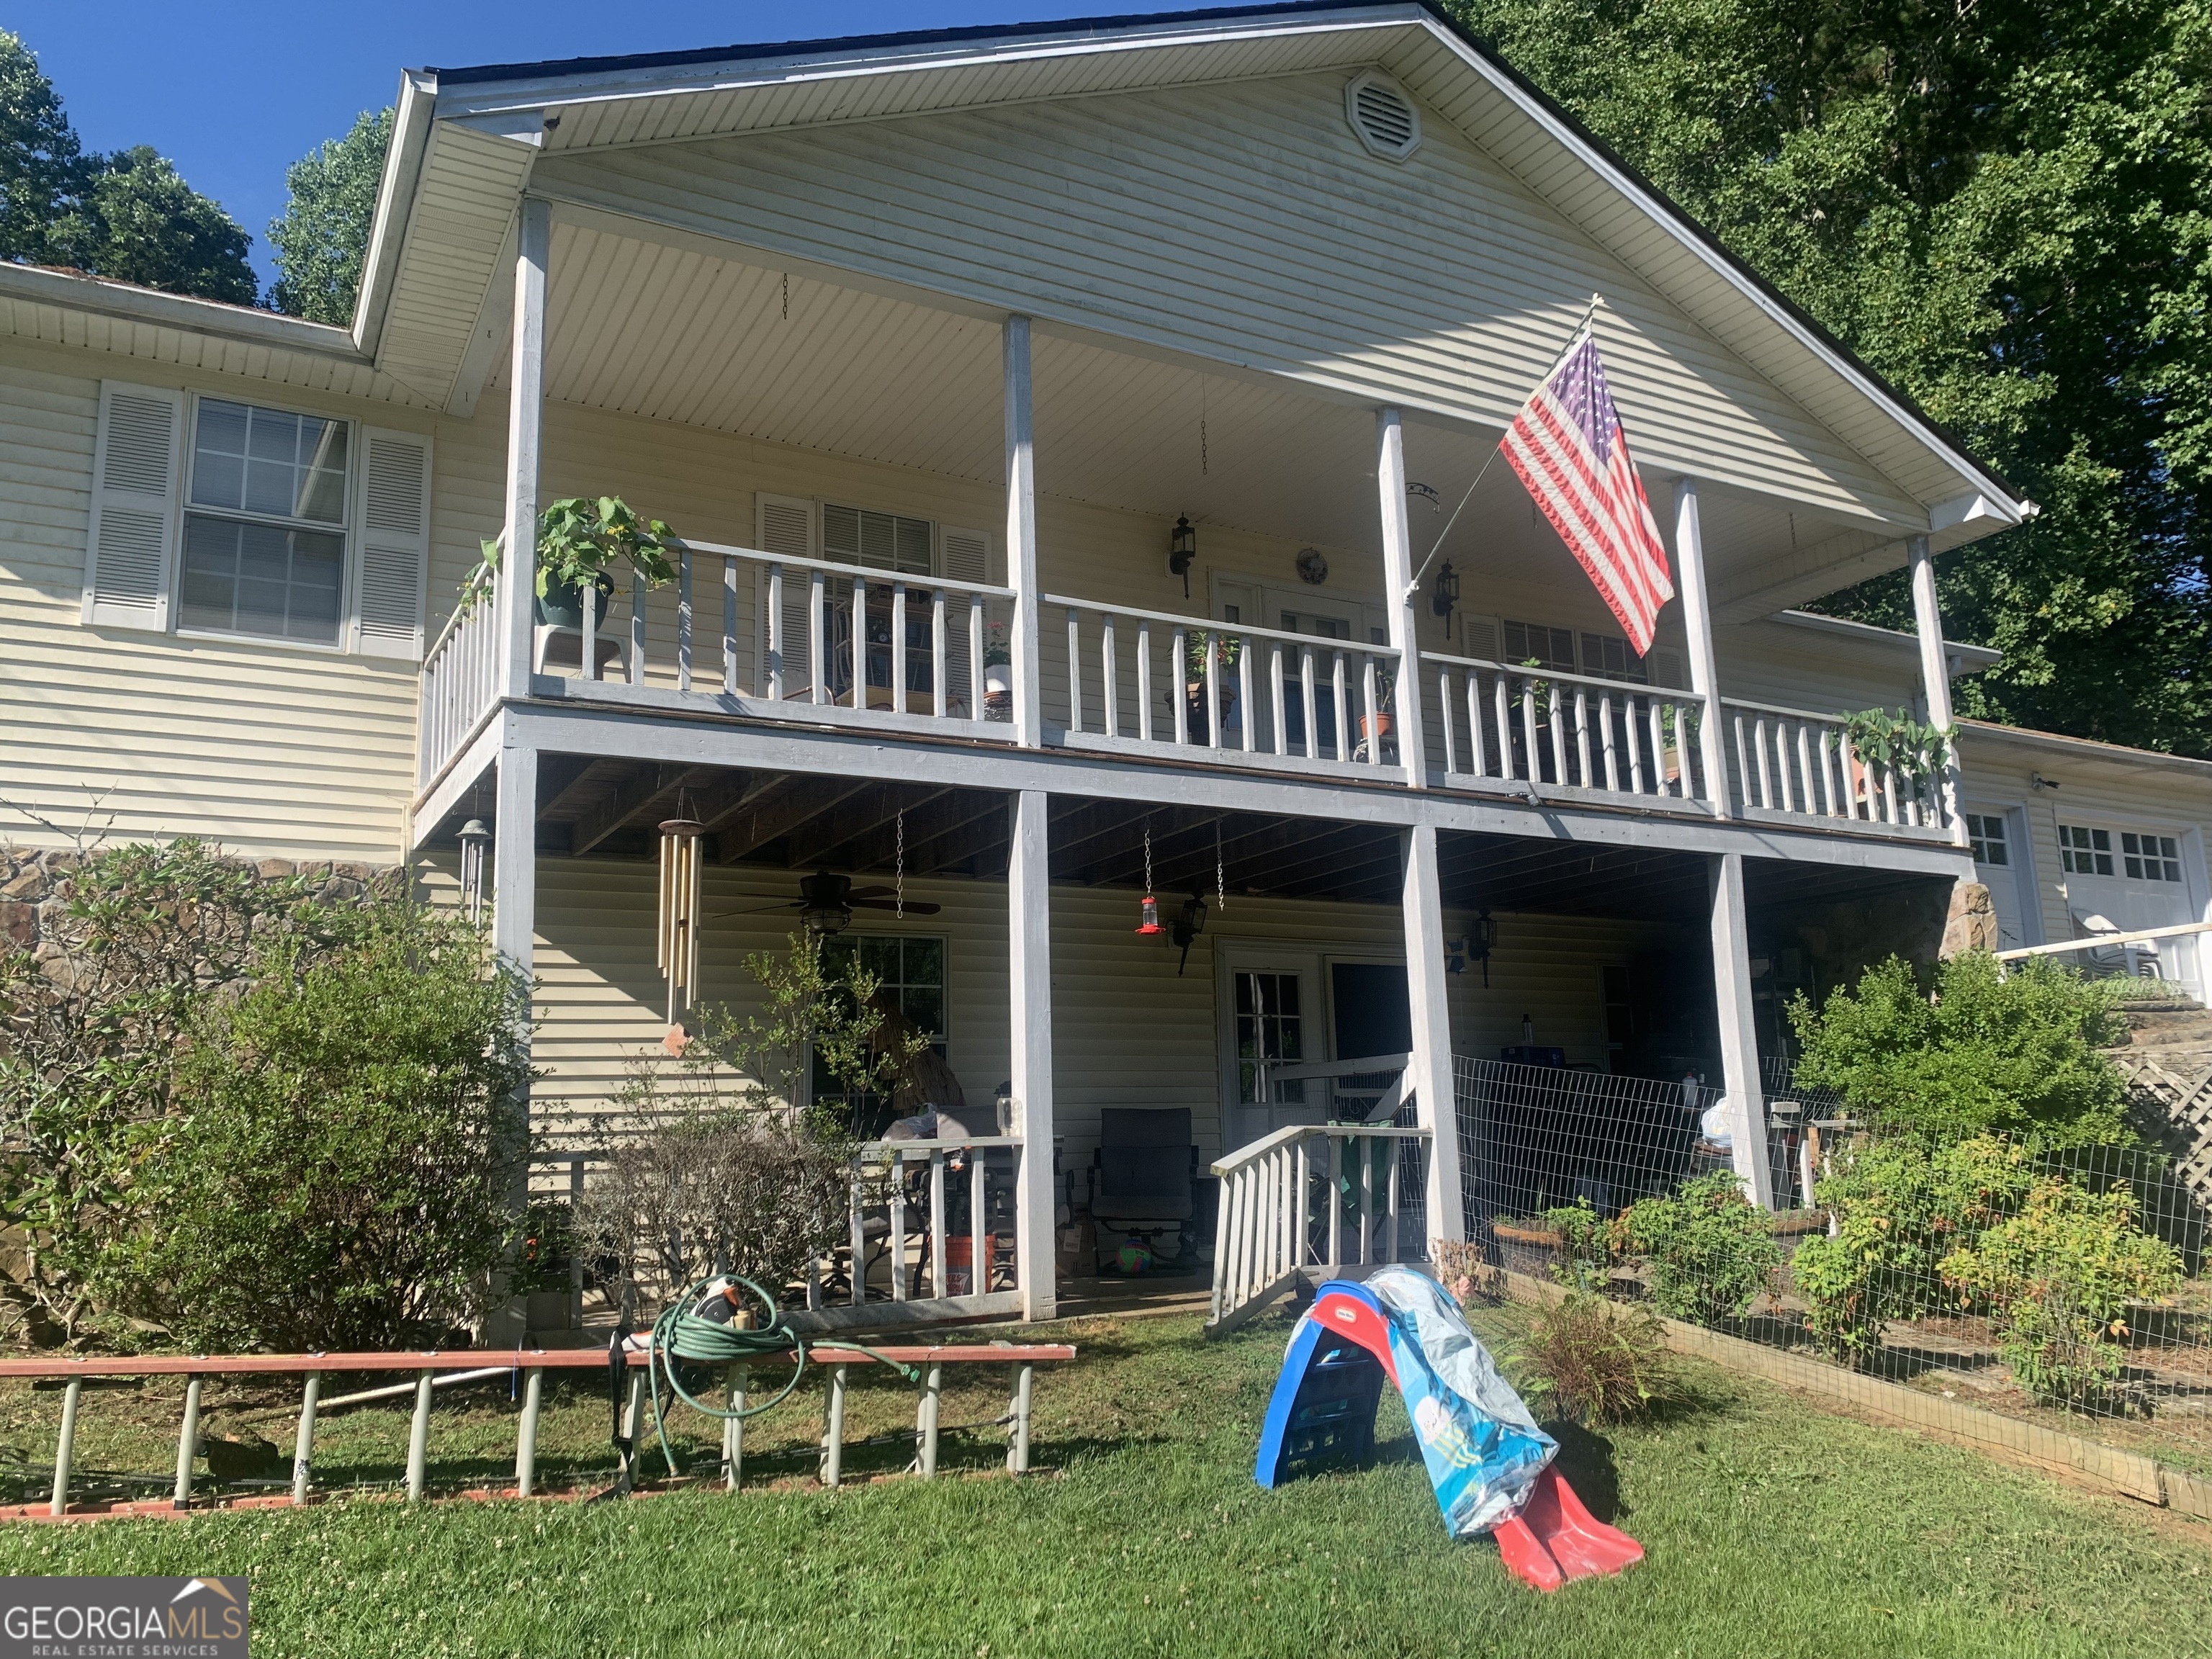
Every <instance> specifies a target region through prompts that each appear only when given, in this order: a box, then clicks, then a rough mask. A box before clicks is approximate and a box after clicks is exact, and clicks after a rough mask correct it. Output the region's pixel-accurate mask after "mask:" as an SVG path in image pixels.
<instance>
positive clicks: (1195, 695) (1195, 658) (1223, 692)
mask: <svg viewBox="0 0 2212 1659" xmlns="http://www.w3.org/2000/svg"><path fill="white" fill-rule="evenodd" d="M1212 637H1213V663H1214V678H1215V681H1216V683H1217V684H1218V687H1219V692H1218V695H1219V697H1220V701H1221V724H1222V725H1223V726H1224V727H1226V726H1228V725H1229V723H1230V720H1231V717H1232V716H1233V715H1234V714H1236V712H1237V678H1236V676H1237V659H1239V658H1241V657H1242V656H1243V654H1244V641H1242V640H1241V639H1238V638H1237V636H1236V635H1233V634H1215V635H1213V636H1212ZM1182 667H1183V675H1182V678H1183V699H1184V702H1185V704H1186V706H1187V707H1188V709H1189V711H1190V729H1191V732H1192V734H1193V735H1194V736H1200V735H1203V734H1204V733H1205V732H1206V730H1207V726H1206V635H1205V634H1203V633H1201V632H1199V631H1198V630H1196V629H1193V630H1192V631H1191V632H1190V633H1188V634H1186V635H1184V636H1183V648H1182Z"/></svg>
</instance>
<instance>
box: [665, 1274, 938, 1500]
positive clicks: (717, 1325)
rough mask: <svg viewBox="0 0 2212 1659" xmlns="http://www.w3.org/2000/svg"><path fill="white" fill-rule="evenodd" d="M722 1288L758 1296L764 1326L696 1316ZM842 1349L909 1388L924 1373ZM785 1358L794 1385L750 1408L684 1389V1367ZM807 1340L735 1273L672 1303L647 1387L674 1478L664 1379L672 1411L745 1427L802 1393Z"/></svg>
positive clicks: (869, 1351)
mask: <svg viewBox="0 0 2212 1659" xmlns="http://www.w3.org/2000/svg"><path fill="white" fill-rule="evenodd" d="M723 1282H726V1283H727V1284H729V1285H744V1287H745V1289H747V1290H748V1291H751V1292H752V1293H753V1295H754V1297H756V1298H757V1300H758V1301H759V1303H760V1305H761V1308H762V1310H763V1314H764V1317H763V1321H762V1322H761V1323H760V1324H759V1325H757V1326H755V1327H752V1328H744V1327H742V1326H740V1325H738V1323H737V1322H736V1321H735V1320H734V1319H733V1320H732V1321H730V1322H727V1323H723V1322H720V1321H717V1320H712V1319H702V1318H701V1317H699V1316H698V1315H696V1314H695V1313H693V1312H692V1311H691V1310H692V1309H694V1308H696V1307H697V1306H698V1305H699V1303H700V1300H701V1298H702V1297H703V1296H704V1295H705V1294H706V1293H707V1292H708V1291H709V1290H711V1289H713V1288H714V1286H715V1285H717V1284H718V1283H723ZM837 1346H839V1347H841V1348H850V1349H853V1350H854V1351H855V1352H860V1353H864V1354H866V1355H867V1356H868V1357H869V1358H872V1359H877V1360H880V1361H882V1363H883V1364H886V1365H889V1366H890V1368H891V1369H892V1370H895V1371H896V1372H898V1373H899V1375H900V1376H903V1377H905V1378H906V1380H907V1381H908V1382H909V1383H916V1382H919V1381H921V1372H920V1371H918V1370H915V1368H914V1367H913V1366H911V1365H905V1364H900V1363H899V1362H898V1361H897V1360H896V1359H893V1358H890V1356H889V1355H888V1354H885V1353H883V1352H880V1351H879V1350H878V1349H875V1348H871V1347H866V1346H863V1345H861V1344H860V1343H858V1342H839V1343H838V1344H837ZM784 1353H787V1354H790V1355H792V1356H793V1365H792V1368H791V1376H790V1379H789V1381H787V1382H786V1383H784V1385H783V1387H782V1388H781V1389H777V1390H776V1392H775V1394H774V1395H771V1396H770V1397H769V1398H768V1399H766V1400H764V1401H761V1402H760V1404H758V1405H757V1406H754V1405H749V1406H746V1407H744V1409H742V1410H738V1411H732V1410H731V1409H730V1408H728V1407H725V1406H714V1405H709V1404H708V1402H707V1401H703V1400H702V1399H700V1398H699V1397H698V1396H697V1395H695V1394H693V1393H692V1392H691V1391H690V1389H687V1388H685V1387H684V1379H683V1376H682V1375H681V1373H680V1372H679V1370H678V1367H679V1366H683V1365H703V1366H711V1367H713V1368H714V1370H715V1372H716V1374H717V1375H720V1373H721V1372H722V1371H723V1370H726V1369H727V1368H728V1367H730V1366H732V1365H745V1364H751V1363H752V1362H753V1361H754V1360H756V1359H764V1358H768V1357H769V1356H770V1355H772V1354H784ZM806 1355H807V1341H806V1339H805V1337H803V1336H801V1335H799V1333H798V1332H796V1331H794V1330H793V1329H792V1328H791V1325H790V1322H788V1321H787V1320H786V1319H785V1317H784V1315H783V1310H782V1309H781V1308H780V1307H778V1306H777V1305H776V1302H775V1297H771V1296H770V1295H769V1293H768V1292H767V1291H764V1290H763V1289H762V1288H761V1287H760V1286H759V1285H756V1284H755V1283H753V1281H752V1280H751V1279H745V1278H742V1277H740V1276H739V1275H738V1274H735V1273H730V1274H717V1275H715V1276H714V1278H712V1279H701V1280H700V1281H699V1282H698V1283H697V1284H696V1285H692V1286H691V1287H690V1289H689V1290H687V1291H684V1294H683V1295H682V1296H679V1297H677V1298H676V1299H675V1300H674V1301H673V1302H671V1303H670V1304H668V1306H667V1308H666V1309H665V1310H663V1312H662V1313H661V1316H660V1317H659V1318H658V1319H656V1320H654V1321H653V1335H652V1338H651V1340H650V1342H649V1344H648V1346H647V1351H646V1378H647V1389H648V1390H649V1391H650V1392H651V1394H652V1395H653V1432H654V1433H655V1434H656V1435H657V1436H659V1439H660V1455H661V1456H662V1457H663V1458H664V1459H665V1460H666V1462H667V1464H668V1472H669V1474H671V1475H673V1474H678V1473H680V1471H679V1470H678V1468H677V1464H676V1454H675V1453H674V1452H673V1451H672V1450H671V1449H670V1448H669V1444H668V1427H667V1412H666V1410H665V1409H664V1407H663V1406H662V1403H661V1401H662V1395H661V1392H660V1384H661V1379H662V1378H663V1377H665V1378H666V1379H667V1382H668V1388H669V1390H670V1395H671V1396H672V1398H671V1400H670V1404H671V1405H672V1404H673V1403H674V1401H676V1400H681V1401H683V1402H684V1404H685V1405H687V1406H689V1407H691V1409H692V1410H694V1411H696V1412H698V1413H702V1415H704V1416H707V1417H714V1418H720V1419H722V1420H723V1421H725V1422H728V1421H732V1420H733V1419H734V1420H737V1421H740V1422H742V1421H743V1420H744V1419H746V1418H748V1417H758V1416H759V1415H760V1414H761V1413H763V1412H764V1411H767V1410H769V1409H770V1408H771V1407H775V1406H780V1405H781V1404H782V1403H783V1402H784V1401H786V1400H788V1399H789V1398H790V1397H791V1395H792V1392H793V1390H794V1389H797V1388H798V1387H799V1379H800V1378H801V1377H803V1376H805V1375H806Z"/></svg>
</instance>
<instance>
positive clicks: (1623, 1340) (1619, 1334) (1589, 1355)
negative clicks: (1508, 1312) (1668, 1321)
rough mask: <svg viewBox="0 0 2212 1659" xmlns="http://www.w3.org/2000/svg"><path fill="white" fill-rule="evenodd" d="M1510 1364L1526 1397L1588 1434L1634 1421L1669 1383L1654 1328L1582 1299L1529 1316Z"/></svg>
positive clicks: (1591, 1298)
mask: <svg viewBox="0 0 2212 1659" xmlns="http://www.w3.org/2000/svg"><path fill="white" fill-rule="evenodd" d="M1515 1358H1516V1359H1517V1360H1518V1361H1519V1362H1520V1364H1518V1365H1517V1366H1516V1370H1518V1371H1520V1373H1521V1376H1520V1377H1519V1378H1518V1379H1517V1380H1519V1381H1521V1383H1522V1387H1523V1388H1524V1389H1525V1390H1526V1391H1527V1392H1528V1393H1530V1394H1533V1395H1536V1396H1537V1397H1538V1399H1539V1400H1542V1401H1549V1402H1551V1404H1552V1407H1553V1409H1554V1410H1555V1412H1556V1413H1557V1414H1559V1415H1563V1416H1566V1417H1571V1418H1572V1419H1575V1421H1577V1422H1578V1423H1581V1424H1583V1425H1586V1426H1591V1427H1595V1426H1598V1425H1603V1424H1608V1423H1621V1422H1626V1421H1627V1420H1628V1419H1631V1418H1633V1417H1637V1416H1640V1415H1641V1414H1643V1413H1644V1412H1646V1411H1648V1410H1649V1409H1650V1407H1652V1406H1653V1405H1654V1404H1656V1402H1657V1401H1660V1400H1662V1398H1664V1397H1665V1395H1666V1394H1667V1392H1668V1384H1669V1383H1670V1380H1671V1377H1672V1367H1671V1365H1670V1364H1669V1362H1668V1356H1667V1344H1666V1338H1665V1335H1664V1334H1663V1333H1662V1331H1661V1330H1660V1328H1659V1322H1658V1321H1657V1320H1656V1319H1654V1318H1653V1317H1652V1316H1650V1314H1649V1313H1648V1312H1645V1311H1644V1310H1642V1309H1640V1308H1621V1309H1616V1308H1614V1307H1613V1305H1612V1304H1610V1303H1608V1302H1607V1301H1606V1299H1605V1298H1604V1297H1601V1296H1598V1295H1596V1294H1595V1293H1593V1292H1590V1291H1571V1292H1570V1293H1569V1294H1568V1296H1567V1297H1566V1299H1565V1301H1563V1302H1561V1303H1560V1304H1559V1305H1558V1306H1557V1307H1554V1308H1552V1309H1550V1310H1547V1311H1546V1312H1544V1313H1542V1314H1540V1315H1539V1316H1537V1317H1536V1319H1535V1321H1534V1323H1532V1324H1531V1325H1530V1327H1529V1329H1528V1339H1527V1340H1525V1341H1524V1342H1522V1345H1521V1346H1520V1347H1519V1349H1518V1350H1517V1351H1516V1355H1515Z"/></svg>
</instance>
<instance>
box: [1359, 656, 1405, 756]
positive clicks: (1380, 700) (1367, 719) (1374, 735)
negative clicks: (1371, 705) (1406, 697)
mask: <svg viewBox="0 0 2212 1659" xmlns="http://www.w3.org/2000/svg"><path fill="white" fill-rule="evenodd" d="M1397 696H1398V677H1397V675H1396V674H1395V672H1394V671H1389V670H1385V671H1383V672H1382V673H1380V674H1378V675H1377V676H1376V680H1375V712H1374V713H1373V714H1362V715H1361V716H1360V717H1359V741H1360V743H1361V744H1362V745H1363V746H1364V745H1365V744H1380V743H1387V742H1388V741H1389V737H1390V728H1391V727H1392V726H1395V724H1397V720H1396V715H1395V709H1394V705H1395V702H1396V701H1397Z"/></svg>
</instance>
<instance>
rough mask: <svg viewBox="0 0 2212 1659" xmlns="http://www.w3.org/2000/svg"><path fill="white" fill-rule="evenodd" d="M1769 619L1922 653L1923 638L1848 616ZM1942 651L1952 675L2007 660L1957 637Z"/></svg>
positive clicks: (1795, 614)
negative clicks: (1949, 664)
mask: <svg viewBox="0 0 2212 1659" xmlns="http://www.w3.org/2000/svg"><path fill="white" fill-rule="evenodd" d="M1767 620H1768V621H1769V622H1777V623H1782V624H1783V625H1784V626H1785V627H1789V628H1806V629H1812V630H1814V632H1816V633H1820V634H1833V635H1838V636H1839V637H1841V638H1844V639H1847V640H1850V641H1854V642H1856V643H1857V644H1860V645H1870V646H1876V647H1881V648H1883V649H1886V650H1892V651H1898V652H1903V653H1909V654H1911V655H1912V656H1916V657H1917V656H1918V655H1919V654H1920V637H1919V635H1917V634H1907V633H1905V631H1904V630H1902V629H1895V628H1877V627H1875V625H1874V623H1863V622H1854V621H1852V620H1851V619H1850V617H1823V616H1821V615H1820V613H1819V612H1818V611H1776V612H1775V613H1774V614H1773V615H1772V616H1771V617H1768V618H1767ZM1943 654H1944V656H1945V657H1946V658H1948V659H1949V661H1950V663H1951V677H1952V678H1954V679H1956V678H1958V677H1959V676H1960V675H1961V674H1978V673H1980V672H1981V671H1982V670H1984V669H1985V668H1994V667H1996V665H1998V664H1999V663H2001V662H2002V661H2003V660H2004V653H2003V652H2002V651H1993V650H1991V649H1990V647H1988V646H1986V645H1961V644H1960V643H1959V642H1958V641H1955V640H1946V641H1943Z"/></svg>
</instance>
